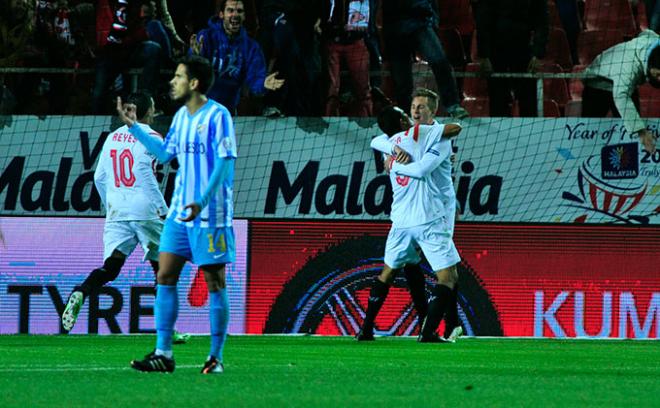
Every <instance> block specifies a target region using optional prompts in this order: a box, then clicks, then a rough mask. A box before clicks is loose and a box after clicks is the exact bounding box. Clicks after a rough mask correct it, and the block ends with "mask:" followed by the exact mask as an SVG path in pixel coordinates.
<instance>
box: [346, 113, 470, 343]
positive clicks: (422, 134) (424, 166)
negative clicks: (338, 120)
mask: <svg viewBox="0 0 660 408" xmlns="http://www.w3.org/2000/svg"><path fill="white" fill-rule="evenodd" d="M378 123H379V126H380V127H381V130H383V131H384V132H385V133H386V135H388V136H390V138H389V140H387V137H386V136H381V137H378V138H375V139H374V140H373V141H372V144H371V146H372V147H373V148H375V149H377V150H380V151H385V152H388V153H391V154H393V156H394V157H396V162H395V163H393V166H392V171H390V180H391V182H392V190H393V200H392V211H391V214H390V216H391V219H392V228H391V230H390V234H389V235H388V239H387V244H386V249H385V266H384V268H383V271H382V272H381V274H380V275H379V276H378V278H377V279H376V280H375V283H374V286H373V287H372V292H371V294H370V299H369V306H368V308H367V317H366V318H365V321H366V320H367V319H368V318H370V317H372V318H375V314H374V313H373V312H374V309H375V311H376V313H377V310H378V309H380V306H382V303H380V304H377V302H375V301H374V297H375V296H372V295H374V294H377V291H378V290H379V288H382V287H383V286H386V287H387V288H389V283H391V282H392V281H393V280H394V275H395V273H396V270H397V269H399V268H402V267H403V266H404V265H411V264H418V263H419V262H420V257H419V255H418V253H417V251H416V246H418V247H419V248H421V250H422V252H423V253H424V255H425V256H426V257H427V259H428V261H429V263H430V264H431V267H432V268H433V270H434V271H435V273H436V276H437V278H438V284H437V285H436V286H435V287H434V288H433V289H432V297H431V298H432V300H431V302H430V305H429V312H428V315H427V316H426V318H425V319H424V324H423V325H422V333H421V334H420V337H419V341H421V342H441V341H444V340H443V339H441V338H440V337H439V336H438V335H437V334H436V333H435V330H436V329H437V325H438V324H439V323H440V320H441V319H442V316H443V315H444V313H445V309H447V304H448V303H449V302H450V300H451V288H453V285H454V284H455V282H456V280H457V275H456V268H455V264H456V263H458V262H459V261H460V257H459V256H458V252H457V251H456V248H455V247H454V244H453V242H452V240H451V231H450V229H449V225H448V224H447V221H446V215H445V212H446V210H445V206H444V204H443V200H441V197H440V191H441V190H440V189H439V186H440V183H439V182H438V180H440V179H443V180H444V184H447V183H448V184H449V185H451V163H450V160H449V156H450V155H451V142H450V141H449V139H448V137H451V136H455V135H457V134H458V133H459V132H460V130H461V128H460V126H458V125H456V124H450V125H440V124H434V125H432V126H429V125H420V124H417V125H415V126H414V128H409V127H410V125H411V123H410V118H409V117H408V115H406V114H405V113H404V112H403V111H402V110H401V109H399V108H395V107H389V108H386V109H385V110H383V112H382V113H381V115H380V116H379V119H378ZM406 129H407V130H406ZM404 130H405V132H404ZM397 132H401V133H397ZM409 160H411V161H412V163H411V164H409V165H405V164H403V163H405V162H408V161H409ZM404 173H405V174H404ZM411 176H412V177H411ZM448 289H449V292H450V294H449V295H447V293H446V292H447V290H448ZM374 292H376V293H374ZM385 295H386V293H385ZM438 299H441V303H439V302H440V301H439V300H438ZM438 316H439V318H438ZM436 321H437V323H435V322H436ZM427 322H428V323H427ZM365 323H366V324H371V326H370V327H365V325H363V327H362V330H361V332H360V334H358V340H367V339H368V338H366V337H367V336H366V335H367V334H369V333H366V330H371V333H370V334H371V337H372V338H373V319H372V320H371V321H370V322H365ZM434 325H435V326H434ZM360 335H362V337H363V338H360Z"/></svg>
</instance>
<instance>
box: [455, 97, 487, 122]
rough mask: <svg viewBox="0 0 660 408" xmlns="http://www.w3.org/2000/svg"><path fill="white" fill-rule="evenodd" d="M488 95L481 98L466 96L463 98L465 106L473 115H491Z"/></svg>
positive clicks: (477, 116)
mask: <svg viewBox="0 0 660 408" xmlns="http://www.w3.org/2000/svg"><path fill="white" fill-rule="evenodd" d="M488 104H489V100H488V97H481V98H472V97H470V98H465V99H463V103H462V105H463V107H464V108H465V109H466V110H467V111H468V112H470V116H471V117H476V118H479V117H488V116H490V108H489V105H488Z"/></svg>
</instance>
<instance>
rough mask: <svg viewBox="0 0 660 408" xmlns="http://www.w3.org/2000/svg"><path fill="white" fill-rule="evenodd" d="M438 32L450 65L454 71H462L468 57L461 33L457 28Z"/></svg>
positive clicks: (442, 29) (441, 29)
mask: <svg viewBox="0 0 660 408" xmlns="http://www.w3.org/2000/svg"><path fill="white" fill-rule="evenodd" d="M437 32H438V37H440V42H441V43H442V48H443V49H444V50H445V54H446V55H447V58H448V59H449V63H450V64H451V65H452V66H453V67H454V69H456V70H459V71H462V70H463V68H464V67H465V64H466V63H467V57H466V55H465V47H464V46H463V40H462V39H461V33H460V32H459V31H458V29H457V28H456V27H451V28H440V29H438V31H437Z"/></svg>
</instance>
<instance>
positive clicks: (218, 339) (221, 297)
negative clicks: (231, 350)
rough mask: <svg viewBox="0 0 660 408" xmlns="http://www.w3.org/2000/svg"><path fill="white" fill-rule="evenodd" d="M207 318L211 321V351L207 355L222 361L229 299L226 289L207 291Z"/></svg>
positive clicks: (227, 322) (227, 323)
mask: <svg viewBox="0 0 660 408" xmlns="http://www.w3.org/2000/svg"><path fill="white" fill-rule="evenodd" d="M209 298H210V307H209V319H210V322H211V351H210V352H209V356H211V357H215V358H217V359H218V361H222V349H223V347H224V345H225V338H226V337H227V326H228V325H229V299H228V298H227V289H220V290H218V291H215V292H209Z"/></svg>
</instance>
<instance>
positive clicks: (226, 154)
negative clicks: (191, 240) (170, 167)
mask: <svg viewBox="0 0 660 408" xmlns="http://www.w3.org/2000/svg"><path fill="white" fill-rule="evenodd" d="M163 147H164V148H165V150H166V151H167V153H168V155H171V156H176V157H177V159H178V161H179V166H180V168H179V171H178V172H177V175H176V180H175V188H174V194H173V195H172V203H171V205H170V212H169V214H168V218H170V217H175V220H177V219H178V218H184V217H186V216H187V210H184V206H186V205H188V204H190V203H192V202H198V203H199V202H200V200H201V197H202V195H203V194H204V193H205V192H206V190H207V188H208V187H209V181H210V177H211V173H212V172H213V169H214V168H215V167H216V166H218V165H219V163H220V162H219V161H220V160H226V159H227V158H233V159H235V158H236V135H235V133H234V123H233V121H232V118H231V115H230V113H229V111H228V110H227V108H225V107H224V106H222V105H221V104H219V103H217V102H215V101H213V100H211V99H209V100H208V101H207V102H206V104H204V105H203V106H202V107H201V108H199V109H198V110H197V112H195V113H194V114H193V115H191V114H190V113H189V112H188V108H187V107H186V106H182V107H181V108H180V109H179V110H178V112H177V113H176V114H175V115H174V119H173V120H172V124H171V125H170V130H169V132H168V133H167V137H166V138H165V142H164V146H163ZM228 164H229V168H228V171H227V173H226V177H224V178H223V180H222V184H221V185H220V186H218V188H217V190H216V191H215V193H214V194H213V195H211V197H210V199H209V203H208V205H207V206H206V207H205V208H203V209H202V212H201V213H200V214H199V215H198V216H197V218H195V219H194V220H192V221H189V222H187V223H186V225H187V226H189V227H201V228H219V227H230V226H231V225H232V218H233V216H234V201H233V192H234V160H230V163H228ZM177 221H178V220H177Z"/></svg>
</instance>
